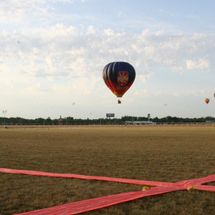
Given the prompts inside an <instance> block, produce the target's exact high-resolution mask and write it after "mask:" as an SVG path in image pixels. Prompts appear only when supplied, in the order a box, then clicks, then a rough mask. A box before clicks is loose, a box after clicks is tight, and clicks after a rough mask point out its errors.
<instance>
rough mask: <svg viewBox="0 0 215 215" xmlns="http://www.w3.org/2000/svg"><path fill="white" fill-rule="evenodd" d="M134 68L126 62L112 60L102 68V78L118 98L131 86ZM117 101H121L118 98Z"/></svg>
mask: <svg viewBox="0 0 215 215" xmlns="http://www.w3.org/2000/svg"><path fill="white" fill-rule="evenodd" d="M135 75H136V74H135V69H134V67H133V66H132V65H131V64H129V63H127V62H112V63H109V64H107V65H106V66H105V67H104V69H103V79H104V82H105V84H106V85H107V87H108V88H109V89H110V90H111V91H112V93H113V94H115V95H116V96H117V97H118V98H120V97H122V96H123V95H124V94H125V92H126V91H127V90H128V89H129V88H130V87H131V85H132V84H133V82H134V79H135ZM118 103H119V104H120V103H121V101H120V99H118Z"/></svg>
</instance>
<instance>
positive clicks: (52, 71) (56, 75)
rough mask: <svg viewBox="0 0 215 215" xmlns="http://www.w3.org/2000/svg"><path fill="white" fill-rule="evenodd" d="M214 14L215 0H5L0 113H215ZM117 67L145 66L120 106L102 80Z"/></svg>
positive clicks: (1, 5)
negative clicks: (105, 72)
mask: <svg viewBox="0 0 215 215" xmlns="http://www.w3.org/2000/svg"><path fill="white" fill-rule="evenodd" d="M214 8H215V1H213V0H204V1H203V0H189V1H187V0H180V1H172V0H150V1H148V0H132V1H130V0H117V1H115V0H108V1H107V0H31V1H29V0H1V1H0V98H1V102H0V114H1V115H2V116H3V115H4V113H5V110H7V112H6V116H7V117H24V118H38V117H43V118H47V117H51V118H58V117H60V116H62V117H67V116H72V117H75V118H99V117H105V115H106V113H115V116H116V117H121V116H126V115H132V116H147V114H148V113H150V114H151V116H152V117H165V116H168V115H171V116H178V117H206V116H215V98H214V92H215V70H214V67H215V61H214V59H215V24H214V20H215V13H214ZM113 61H126V62H129V63H130V64H132V65H133V66H134V68H135V70H136V79H135V81H134V83H133V85H132V86H131V88H130V89H129V90H128V91H127V92H126V94H125V95H124V96H123V98H122V103H121V104H120V105H119V104H117V98H116V97H115V96H114V95H113V94H112V92H111V91H110V90H109V89H108V88H107V86H106V85H105V83H104V81H103V79H102V70H103V68H104V66H105V65H106V64H108V63H109V62H113ZM206 97H208V98H210V103H209V104H208V105H206V104H205V103H204V99H205V98H206Z"/></svg>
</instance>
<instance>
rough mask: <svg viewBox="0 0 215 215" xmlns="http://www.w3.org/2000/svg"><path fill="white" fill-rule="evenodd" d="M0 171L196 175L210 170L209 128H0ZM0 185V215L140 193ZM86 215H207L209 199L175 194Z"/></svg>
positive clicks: (20, 181) (213, 152)
mask: <svg viewBox="0 0 215 215" xmlns="http://www.w3.org/2000/svg"><path fill="white" fill-rule="evenodd" d="M0 167H5V168H13V169H28V170H40V171H49V172H62V173H76V174H84V175H101V176H110V177H122V178H133V179H145V180H157V181H172V182H175V181H179V180H183V179H189V178H195V177H203V176H207V175H209V174H214V173H215V127H209V126H208V127H206V126H172V127H171V126H160V127H159V126H154V127H144V126H143V127H141V126H140V127H138V126H137V127H135V126H134V127H132V126H131V127H123V126H121V127H117V126H115V127H96V126H95V127H69V128H60V127H59V128H9V129H3V128H1V129H0ZM211 184H213V185H215V183H211ZM0 185H1V189H0V214H1V215H7V214H13V213H18V212H24V211H29V210H35V209H40V208H45V207H50V206H53V205H59V204H62V203H67V202H72V201H77V200H84V199H89V198H93V197H99V196H104V195H108V194H114V193H121V192H125V191H134V190H141V189H142V188H141V187H140V186H133V185H126V184H118V183H107V182H96V181H81V180H71V179H54V178H43V177H31V176H23V175H8V174H1V173H0ZM88 214H92V215H96V214H106V215H115V214H116V215H124V214H125V215H128V214H132V215H142V214H143V215H145V214H147V215H161V214H164V215H166V214H167V215H168V214H171V215H176V214H177V215H185V214H187V215H188V214H189V215H191V214H193V215H200V214H201V215H213V214H215V194H214V193H209V192H204V191H197V190H192V191H189V192H188V191H180V192H174V193H169V194H165V195H162V196H157V197H149V198H144V199H140V200H137V201H134V202H130V203H125V204H121V205H117V206H113V207H109V208H106V209H102V210H98V211H94V212H91V213H88Z"/></svg>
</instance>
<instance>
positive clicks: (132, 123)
mask: <svg viewBox="0 0 215 215" xmlns="http://www.w3.org/2000/svg"><path fill="white" fill-rule="evenodd" d="M125 124H126V125H155V124H156V122H152V121H125Z"/></svg>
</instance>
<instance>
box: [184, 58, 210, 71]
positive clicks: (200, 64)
mask: <svg viewBox="0 0 215 215" xmlns="http://www.w3.org/2000/svg"><path fill="white" fill-rule="evenodd" d="M186 66H187V69H188V70H205V69H206V70H207V69H209V62H208V60H205V59H198V60H187V61H186Z"/></svg>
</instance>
